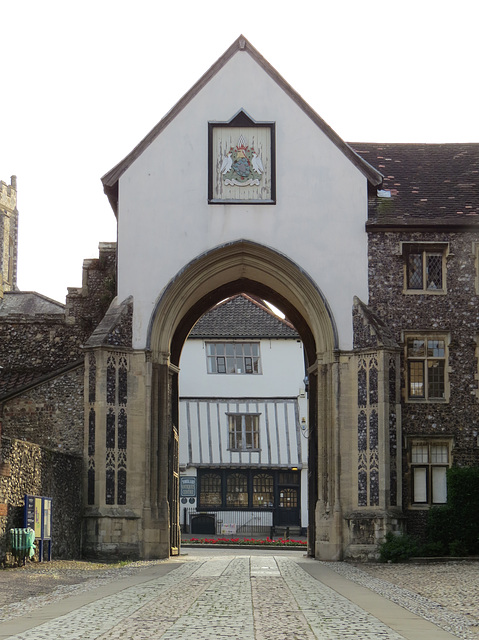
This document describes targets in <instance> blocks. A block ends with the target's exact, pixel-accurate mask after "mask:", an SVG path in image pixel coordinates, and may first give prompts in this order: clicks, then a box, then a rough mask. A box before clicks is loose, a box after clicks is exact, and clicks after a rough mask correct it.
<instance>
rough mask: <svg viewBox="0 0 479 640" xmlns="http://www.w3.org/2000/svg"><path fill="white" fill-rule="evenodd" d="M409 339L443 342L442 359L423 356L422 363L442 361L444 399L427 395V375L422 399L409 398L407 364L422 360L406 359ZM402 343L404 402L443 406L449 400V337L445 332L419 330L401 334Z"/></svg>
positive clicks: (417, 397) (418, 358) (416, 358)
mask: <svg viewBox="0 0 479 640" xmlns="http://www.w3.org/2000/svg"><path fill="white" fill-rule="evenodd" d="M410 338H418V339H421V340H425V341H427V340H443V341H444V358H442V357H441V356H439V357H435V356H434V355H432V356H427V355H426V356H424V362H425V363H427V362H429V361H432V360H437V359H439V360H444V397H443V398H434V397H433V398H430V397H429V394H428V393H427V387H428V376H427V373H426V375H425V376H424V385H425V389H426V393H425V395H424V397H420V396H416V397H414V396H412V397H411V396H410V395H409V376H410V373H409V362H412V361H416V360H417V361H419V360H422V359H423V358H421V357H419V356H412V357H410V358H409V357H408V344H407V343H408V339H410ZM402 341H403V344H404V381H405V386H404V400H405V402H407V403H410V404H445V403H448V402H449V399H450V381H449V373H450V366H449V345H450V342H451V336H450V334H449V333H448V332H447V331H427V330H420V331H404V332H403V334H402ZM425 372H427V369H426V368H425Z"/></svg>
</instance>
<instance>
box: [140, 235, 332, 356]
mask: <svg viewBox="0 0 479 640" xmlns="http://www.w3.org/2000/svg"><path fill="white" fill-rule="evenodd" d="M242 291H245V292H250V293H254V294H257V295H260V296H262V297H265V298H267V299H268V300H270V301H271V302H272V303H274V304H276V305H277V306H278V307H279V308H281V310H282V311H283V312H284V313H285V314H286V315H287V317H288V318H289V319H290V320H291V322H292V323H293V324H294V325H295V327H296V329H297V330H298V332H299V333H300V335H301V337H302V339H303V342H304V344H305V350H306V353H307V356H308V364H309V365H312V364H313V363H314V362H315V361H316V360H317V359H318V358H319V359H320V360H321V361H327V360H328V359H329V358H330V357H331V355H329V356H328V355H327V354H332V353H333V351H334V350H335V349H337V348H338V334H337V329H336V324H335V321H334V318H333V316H332V313H331V310H330V308H329V305H328V303H327V300H326V299H325V297H324V296H323V294H322V292H321V291H320V289H319V288H318V287H317V285H316V284H315V283H314V282H313V280H312V279H311V278H310V277H309V275H308V274H307V273H306V272H305V271H304V270H302V269H301V267H299V266H298V265H297V264H295V263H294V262H293V261H291V260H290V259H289V258H287V257H286V256H284V255H282V254H281V253H279V252H277V251H274V250H273V249H270V248H269V247H266V246H264V245H260V244H257V243H255V242H252V241H249V240H239V241H237V242H234V243H228V244H225V245H222V246H220V247H217V248H215V249H213V250H211V251H208V252H206V253H204V254H203V255H201V256H199V257H198V258H196V259H195V260H193V261H192V262H190V263H189V264H188V265H187V266H186V267H185V268H184V269H183V270H182V271H181V272H179V273H178V274H177V275H176V276H175V277H174V278H173V280H172V281H171V282H170V283H169V284H168V286H167V287H166V288H165V289H164V291H163V292H162V293H161V294H160V296H159V298H158V302H157V304H156V308H155V310H154V312H153V314H152V318H151V322H150V327H149V331H148V344H147V348H148V349H150V350H151V351H152V353H153V359H154V360H160V359H161V356H160V354H162V355H163V358H164V357H165V356H166V354H168V356H167V357H168V358H169V359H170V361H171V362H172V363H173V364H175V365H178V363H179V356H180V353H181V347H182V345H183V343H184V340H185V339H186V337H187V335H188V333H189V331H190V330H191V327H192V326H193V325H194V323H195V322H196V321H197V320H198V318H199V317H200V316H201V315H202V314H203V313H205V312H206V311H207V310H208V309H209V308H211V307H212V306H213V305H214V304H216V303H217V302H219V301H220V300H221V299H223V298H226V297H227V296H229V295H233V294H234V293H239V292H242Z"/></svg>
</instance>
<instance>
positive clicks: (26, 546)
mask: <svg viewBox="0 0 479 640" xmlns="http://www.w3.org/2000/svg"><path fill="white" fill-rule="evenodd" d="M10 546H11V548H12V553H13V555H14V556H15V557H16V558H23V559H24V560H25V558H26V557H27V556H28V557H29V558H32V557H33V556H34V555H35V531H34V530H33V529H30V527H27V528H26V529H10Z"/></svg>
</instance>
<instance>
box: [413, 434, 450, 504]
mask: <svg viewBox="0 0 479 640" xmlns="http://www.w3.org/2000/svg"><path fill="white" fill-rule="evenodd" d="M453 444H454V443H453V438H452V437H449V436H419V435H415V436H412V435H411V436H408V437H407V438H406V448H407V464H408V483H409V508H411V509H417V510H420V509H430V508H431V507H433V506H438V505H444V504H446V501H447V485H446V484H445V483H446V471H447V469H450V468H451V466H452V450H453ZM439 447H441V448H442V451H441V452H439V451H436V453H439V454H441V453H442V455H444V453H445V454H446V459H444V457H442V458H438V457H436V458H435V456H434V455H433V450H434V448H439ZM419 448H422V449H423V451H421V450H420V449H419ZM415 449H417V451H415ZM424 449H426V451H424ZM437 470H439V471H440V472H441V473H438V474H437V476H436V482H437V483H438V484H440V483H444V487H443V494H444V499H442V500H437V499H436V500H435V497H434V486H435V484H436V483H435V478H434V476H435V473H434V472H435V471H437ZM418 483H421V484H423V486H422V487H421V489H422V491H421V493H422V494H423V495H424V498H422V497H420V496H419V495H418V496H417V498H418V499H416V491H418V486H417V485H418ZM436 486H437V485H436Z"/></svg>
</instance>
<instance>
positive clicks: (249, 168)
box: [220, 135, 264, 187]
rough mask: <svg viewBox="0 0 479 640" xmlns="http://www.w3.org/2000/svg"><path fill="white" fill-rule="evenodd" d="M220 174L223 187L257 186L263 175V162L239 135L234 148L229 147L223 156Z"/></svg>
mask: <svg viewBox="0 0 479 640" xmlns="http://www.w3.org/2000/svg"><path fill="white" fill-rule="evenodd" d="M220 173H221V175H222V176H223V181H224V183H225V185H236V186H237V187H247V186H251V185H256V186H259V183H260V180H261V176H262V174H263V173H264V168H263V162H262V160H261V156H260V155H259V154H258V153H257V151H255V149H254V147H250V146H249V145H247V144H246V140H245V138H244V136H243V135H240V137H239V139H238V144H237V145H236V147H230V149H229V151H228V153H227V154H226V155H225V156H224V158H223V162H222V165H221V169H220Z"/></svg>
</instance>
